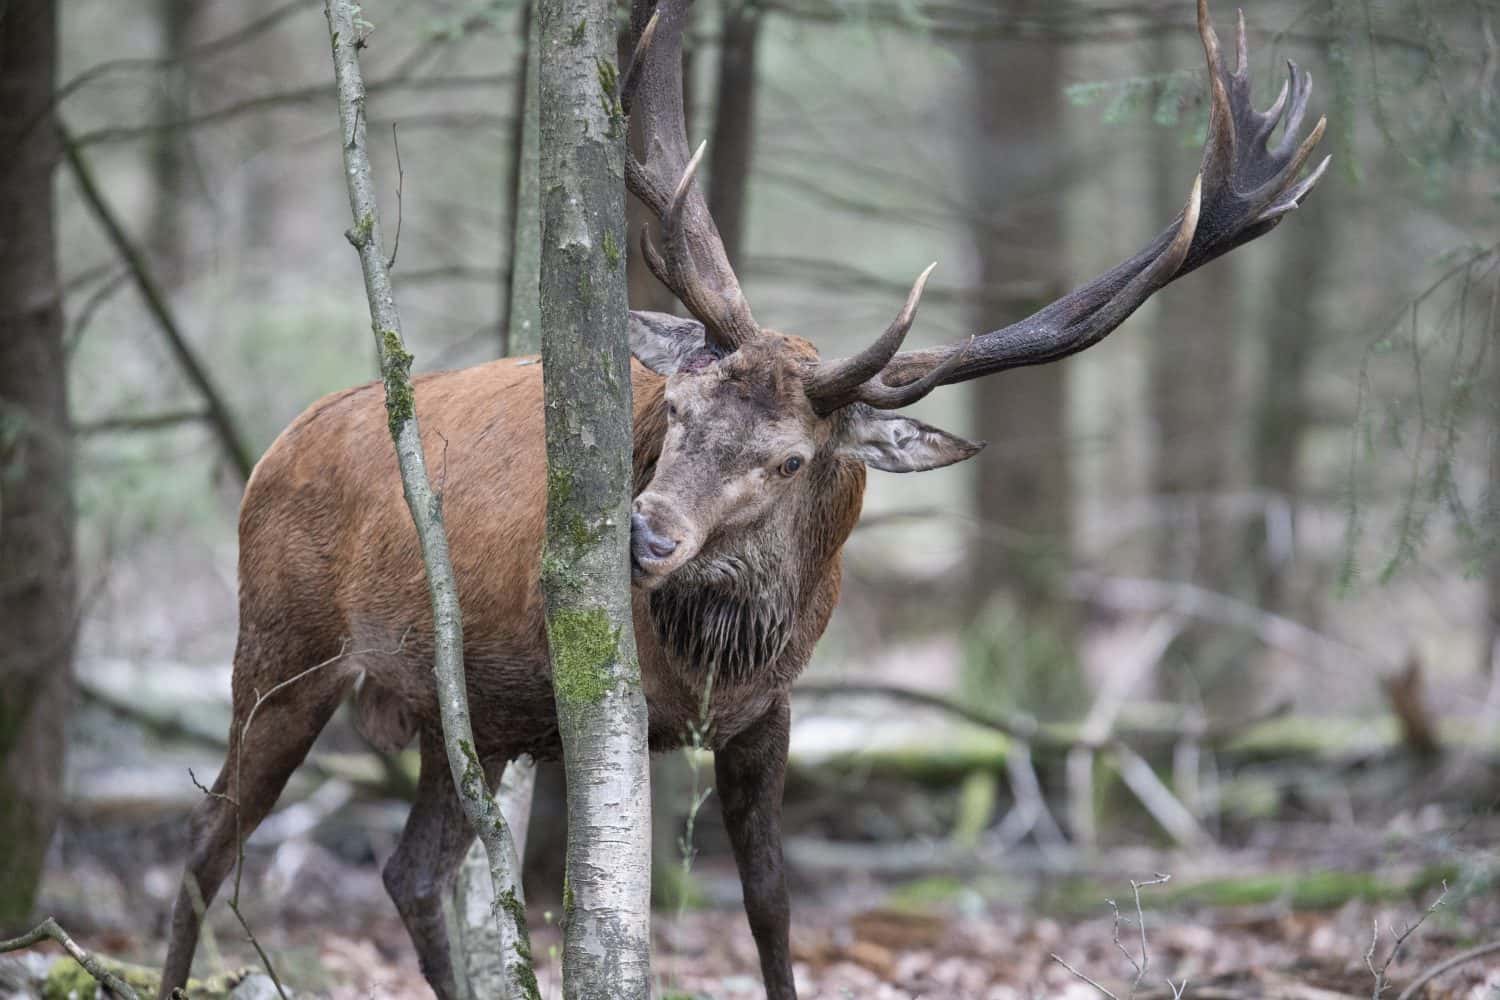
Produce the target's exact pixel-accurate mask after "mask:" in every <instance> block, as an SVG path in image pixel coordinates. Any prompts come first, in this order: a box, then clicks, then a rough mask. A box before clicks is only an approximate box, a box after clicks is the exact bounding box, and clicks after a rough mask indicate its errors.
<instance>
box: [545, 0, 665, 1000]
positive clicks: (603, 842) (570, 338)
mask: <svg viewBox="0 0 1500 1000" xmlns="http://www.w3.org/2000/svg"><path fill="white" fill-rule="evenodd" d="M538 12H539V15H540V22H541V23H540V27H541V67H540V69H541V75H540V87H539V92H540V97H541V102H540V108H541V122H540V125H541V190H542V272H541V310H542V331H543V333H542V363H543V368H542V377H543V386H544V395H545V408H546V422H547V541H546V547H545V550H544V555H543V558H542V585H543V589H544V591H545V593H546V598H547V637H548V645H549V647H550V650H551V655H552V679H553V688H554V690H555V692H556V697H557V716H558V729H559V732H560V734H561V737H562V745H563V762H564V766H565V768H566V771H567V782H568V793H567V794H568V848H567V874H566V876H565V879H564V884H563V919H564V921H565V923H564V938H563V995H564V996H565V997H568V998H570V1000H573V998H579V1000H582V998H600V1000H603V998H610V1000H637V998H638V1000H646V997H648V996H649V994H650V916H651V915H650V891H651V872H650V868H651V809H650V779H649V769H648V755H647V750H646V701H645V697H644V695H643V694H642V691H641V683H640V667H639V664H638V663H637V662H636V652H635V633H634V625H633V618H632V614H631V600H630V579H629V575H628V574H629V568H628V567H629V564H630V562H629V554H628V553H629V545H630V487H631V471H632V470H631V462H632V440H631V410H630V405H631V403H630V351H629V346H628V344H627V340H626V284H625V247H626V235H625V184H624V154H625V119H624V116H623V114H622V113H621V111H620V106H619V99H618V94H617V83H618V77H617V73H616V69H615V51H614V48H615V29H614V5H613V4H612V3H611V2H609V0H540V2H539V4H538Z"/></svg>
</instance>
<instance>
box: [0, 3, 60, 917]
mask: <svg viewBox="0 0 1500 1000" xmlns="http://www.w3.org/2000/svg"><path fill="white" fill-rule="evenodd" d="M56 57H57V11H56V9H55V7H54V5H53V3H52V0H11V2H10V3H9V4H8V5H6V6H3V7H0V150H4V151H5V152H4V155H5V168H4V169H5V170H6V176H5V183H4V184H0V937H5V936H6V934H5V932H6V931H7V930H10V929H19V928H20V925H21V924H22V922H23V921H25V920H26V918H27V917H28V916H29V914H30V911H31V907H32V904H33V902H34V901H35V899H36V891H37V887H38V885H39V884H40V882H41V877H42V862H43V860H44V859H45V857H46V854H47V845H48V843H49V842H50V841H51V840H52V831H53V827H54V826H55V825H56V823H57V815H58V811H59V808H60V806H61V804H62V778H63V745H64V741H63V729H64V723H65V722H66V721H67V709H68V699H69V695H70V693H71V689H72V676H73V639H74V630H75V627H76V625H77V594H76V592H75V580H74V555H73V509H74V508H73V494H72V456H73V451H72V446H71V442H70V439H69V437H68V381H67V364H66V360H65V355H64V352H63V316H62V289H61V288H60V287H59V285H58V280H57V250H56V236H55V230H54V228H53V211H52V205H53V201H52V175H53V171H54V170H55V168H56V166H57V160H58V136H57V131H56V127H55V122H54V119H53V116H52V115H51V114H50V113H48V107H49V105H50V104H51V101H52V86H53V73H54V68H55V60H56Z"/></svg>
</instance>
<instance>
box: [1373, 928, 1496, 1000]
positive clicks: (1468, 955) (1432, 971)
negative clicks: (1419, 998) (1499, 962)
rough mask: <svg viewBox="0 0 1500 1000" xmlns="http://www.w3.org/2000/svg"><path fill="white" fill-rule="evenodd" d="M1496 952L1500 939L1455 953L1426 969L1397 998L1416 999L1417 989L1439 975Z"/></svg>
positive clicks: (1403, 999) (1398, 999) (1400, 999)
mask: <svg viewBox="0 0 1500 1000" xmlns="http://www.w3.org/2000/svg"><path fill="white" fill-rule="evenodd" d="M1496 954H1500V941H1491V942H1490V943H1489V944H1482V945H1480V946H1479V947H1477V948H1470V949H1469V950H1468V951H1461V952H1459V953H1458V954H1457V955H1454V956H1453V957H1452V958H1450V959H1447V960H1446V961H1442V962H1439V963H1438V964H1437V965H1434V966H1432V967H1431V968H1429V969H1426V970H1424V971H1423V972H1422V974H1421V975H1420V976H1418V977H1417V978H1416V979H1415V980H1413V981H1412V984H1411V985H1410V986H1408V987H1407V988H1406V989H1404V990H1402V991H1401V995H1400V996H1399V997H1397V998H1396V1000H1415V998H1416V995H1417V991H1418V990H1420V989H1421V988H1422V987H1424V986H1426V985H1427V984H1428V983H1430V982H1432V981H1433V980H1434V979H1436V978H1437V977H1438V976H1441V975H1444V974H1446V973H1449V972H1452V971H1453V970H1454V969H1456V968H1458V967H1459V966H1460V965H1467V964H1468V963H1470V962H1472V961H1474V959H1476V958H1484V957H1485V956H1486V955H1496Z"/></svg>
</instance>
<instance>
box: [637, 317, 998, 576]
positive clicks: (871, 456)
mask: <svg viewBox="0 0 1500 1000" xmlns="http://www.w3.org/2000/svg"><path fill="white" fill-rule="evenodd" d="M631 348H632V350H633V352H634V353H635V355H636V357H637V359H638V360H641V361H642V362H643V363H644V364H646V365H647V367H650V368H652V369H653V370H654V371H656V372H657V373H658V374H664V375H666V376H667V384H666V390H665V393H664V400H663V405H664V406H665V407H666V411H667V412H666V416H667V432H666V437H665V439H664V440H663V442H662V449H661V454H660V457H659V458H658V459H657V463H656V473H655V475H654V476H653V477H652V479H651V482H650V483H648V484H647V486H646V488H645V490H644V491H642V492H641V494H640V495H639V496H638V497H636V500H635V506H634V512H633V513H632V515H631V566H632V577H633V579H634V580H635V583H636V585H637V586H640V587H643V588H646V589H650V588H653V587H656V586H658V585H660V584H661V583H662V582H664V581H665V580H666V579H667V578H669V577H670V576H671V575H672V574H673V573H675V572H677V571H678V570H679V569H681V568H682V567H684V566H686V565H688V564H689V563H691V562H692V561H693V560H694V559H695V558H698V557H700V556H707V555H715V556H717V555H722V554H724V553H725V552H726V551H727V552H734V551H737V550H738V549H740V548H743V547H744V546H742V545H740V544H739V543H740V542H741V541H742V540H744V539H750V538H753V539H755V540H756V544H757V547H763V543H764V541H765V540H766V536H768V535H769V536H771V537H772V538H780V539H784V540H786V541H787V542H788V544H791V545H795V544H796V543H795V541H794V540H795V539H796V538H798V537H800V535H799V533H798V532H797V531H796V530H795V528H796V526H797V524H798V522H799V519H801V517H802V516H803V514H805V513H806V512H808V511H810V510H816V508H817V506H818V503H819V499H820V490H826V489H827V488H828V484H829V483H831V482H832V479H831V477H830V476H829V473H830V471H832V466H833V465H834V464H836V463H841V462H865V463H867V464H869V465H873V466H875V467H876V468H880V469H885V470H888V471H893V472H915V471H919V470H922V469H933V468H938V467H939V466H943V465H948V464H951V463H953V462H957V461H961V460H963V459H965V458H968V457H969V456H971V455H973V454H975V453H976V452H978V451H979V448H980V446H979V445H975V444H972V443H970V442H968V441H964V440H963V439H962V438H958V437H955V436H954V435H952V434H949V433H947V432H946V431H941V430H938V429H937V428H935V427H930V426H928V425H926V424H923V423H920V422H919V421H916V420H911V419H909V418H905V417H899V416H894V415H890V414H884V413H880V412H878V411H876V410H873V409H870V408H868V407H864V406H852V407H844V408H842V409H840V410H838V411H836V412H834V413H832V414H828V415H822V414H819V413H818V411H817V409H816V408H815V406H814V404H813V402H812V401H811V400H810V399H809V398H808V395H807V385H808V378H809V373H810V372H811V371H813V370H815V367H816V363H817V353H816V351H815V350H814V349H813V347H812V345H811V344H809V343H808V342H807V341H805V340H802V339H801V338H799V337H789V336H785V335H783V334H778V333H774V332H771V331H765V332H764V333H763V334H762V336H760V337H758V338H757V339H755V340H753V341H750V342H748V343H746V344H743V345H741V346H740V347H739V349H737V350H735V351H733V352H731V353H730V354H728V355H726V356H724V357H719V356H718V355H717V354H716V353H715V352H714V351H713V350H711V349H708V348H705V347H704V342H703V334H702V328H701V327H699V326H698V325H697V324H695V323H689V322H686V321H682V320H676V319H673V318H671V317H665V316H657V315H654V314H648V313H636V314H633V315H632V322H631ZM774 548H777V550H778V551H789V550H786V549H780V548H779V547H774ZM789 554H792V555H795V553H794V552H789Z"/></svg>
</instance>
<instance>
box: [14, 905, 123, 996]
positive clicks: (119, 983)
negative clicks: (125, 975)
mask: <svg viewBox="0 0 1500 1000" xmlns="http://www.w3.org/2000/svg"><path fill="white" fill-rule="evenodd" d="M45 940H52V941H56V942H57V943H58V944H60V945H62V946H63V950H64V951H66V952H67V953H68V954H69V955H71V956H72V957H73V960H74V961H75V962H77V963H78V964H79V965H81V966H83V969H84V971H85V972H87V973H88V974H89V975H91V976H93V977H94V979H95V980H97V981H98V982H99V983H101V984H102V985H103V986H104V988H105V989H106V990H109V991H110V992H111V993H113V994H115V996H118V997H123V998H125V1000H140V997H139V996H138V995H137V994H136V992H135V990H133V989H131V988H130V984H129V983H127V982H125V980H123V979H121V978H120V977H119V976H117V975H115V974H114V973H113V972H110V971H109V970H108V969H106V968H105V967H104V966H103V965H101V964H100V963H99V960H98V959H96V958H95V957H94V956H93V955H91V954H89V953H88V952H87V951H84V950H83V949H82V948H81V947H79V946H78V943H77V942H76V941H74V940H73V939H72V938H71V937H69V936H68V932H67V931H65V930H63V929H62V927H61V926H59V924H58V922H57V921H56V920H54V919H53V918H52V917H48V918H47V919H46V920H43V921H42V922H41V923H39V924H37V925H36V926H35V927H33V928H32V929H31V930H30V931H28V932H27V933H25V934H22V935H21V936H20V937H17V938H11V939H10V940H9V941H0V954H4V953H6V952H10V951H19V950H21V949H22V948H30V947H31V946H32V945H34V944H36V943H37V942H39V941H45Z"/></svg>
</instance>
